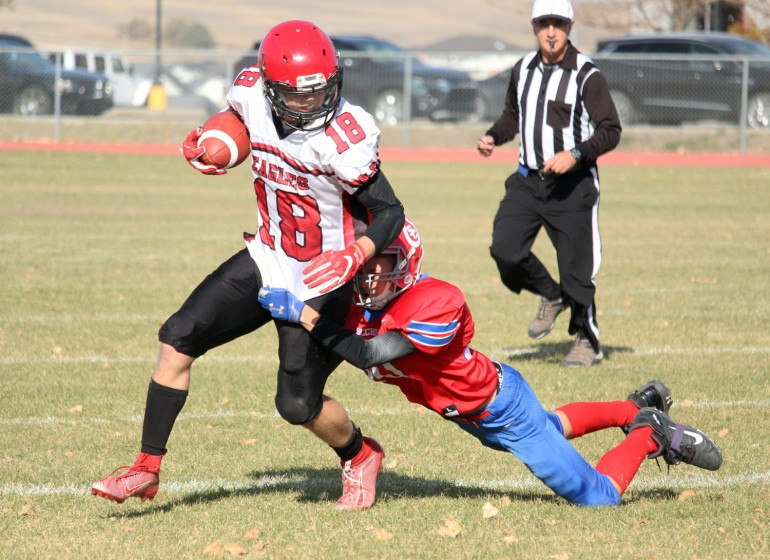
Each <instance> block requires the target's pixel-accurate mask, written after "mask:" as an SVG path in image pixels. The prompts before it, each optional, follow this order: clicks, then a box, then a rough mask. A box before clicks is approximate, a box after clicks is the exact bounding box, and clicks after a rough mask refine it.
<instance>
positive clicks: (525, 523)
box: [0, 152, 770, 560]
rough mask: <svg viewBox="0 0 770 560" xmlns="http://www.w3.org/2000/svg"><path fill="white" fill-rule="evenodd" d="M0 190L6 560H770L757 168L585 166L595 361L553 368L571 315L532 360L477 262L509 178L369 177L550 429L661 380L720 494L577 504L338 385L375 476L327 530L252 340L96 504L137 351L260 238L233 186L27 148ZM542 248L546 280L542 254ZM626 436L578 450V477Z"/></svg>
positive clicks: (126, 445)
mask: <svg viewBox="0 0 770 560" xmlns="http://www.w3.org/2000/svg"><path fill="white" fill-rule="evenodd" d="M0 166H1V167H2V176H3V179H2V182H0V262H1V264H0V285H1V286H2V289H0V379H1V380H2V386H3V389H2V392H1V393H0V395H1V396H0V447H1V448H2V450H3V451H2V455H0V457H2V459H1V460H0V491H1V494H0V535H1V536H0V557H2V558H25V559H26V558H35V559H37V558H57V559H58V558H61V559H82V558H109V559H132V560H133V559H137V558H142V559H144V558H148V559H149V558H158V559H161V558H162V559H168V558H180V559H181V558H185V559H186V558H206V557H209V556H212V557H216V556H217V555H223V556H225V557H228V556H236V555H239V554H240V553H241V552H243V551H245V554H244V557H245V558H271V559H273V558H276V559H306V558H307V559H326V558H340V559H351V558H356V559H357V558H365V559H373V558H388V559H391V558H392V559H401V558H413V559H422V558H431V559H432V558H436V559H439V558H441V559H445V558H452V559H465V558H472V559H476V558H478V559H482V560H489V559H496V558H536V559H556V560H575V559H583V558H585V559H596V558H623V559H629V558H631V559H649V558H658V559H664V558H665V559H668V558H673V559H680V558H681V559H693V558H697V559H699V560H700V559H708V558H715V559H716V558H719V559H741V558H768V557H770V548H769V547H770V461H768V455H769V454H770V436H768V432H770V419H768V409H769V408H770V368H768V363H769V362H770V360H768V358H769V357H770V320H768V313H769V312H770V303H768V300H769V298H768V294H770V283H769V282H768V278H770V218H768V216H770V170H768V169H761V170H760V169H705V170H697V169H679V168H639V167H633V168H631V167H629V168H622V167H615V168H610V167H606V168H603V169H602V187H603V195H602V204H601V210H600V223H601V228H602V239H603V242H604V250H603V257H604V261H603V264H602V268H601V271H600V274H599V275H598V277H597V281H598V286H599V289H598V294H597V304H598V308H599V313H600V315H599V320H600V323H599V324H600V327H601V329H602V341H603V344H604V349H605V353H606V355H607V357H606V359H605V361H604V363H603V364H602V365H600V366H598V367H594V368H590V369H586V370H577V371H575V370H570V371H563V370H560V369H559V367H558V362H559V360H560V359H561V358H562V356H563V354H564V353H565V352H566V351H567V350H568V349H569V346H570V343H571V339H570V337H569V336H568V335H567V333H566V325H567V318H566V317H561V318H560V319H559V322H558V323H557V328H556V329H555V330H554V332H553V333H551V335H550V336H549V337H548V338H546V339H544V340H542V341H532V340H530V339H529V338H527V335H526V327H527V324H528V322H529V320H530V318H531V315H532V314H533V313H534V311H535V309H536V307H537V299H536V298H535V296H532V295H522V296H519V297H516V296H514V295H512V294H510V293H508V292H507V290H506V289H504V288H503V287H502V285H501V284H500V281H499V279H498V276H497V272H496V268H495V266H494V264H493V262H492V260H491V258H490V257H489V252H488V246H489V241H490V232H491V222H492V217H493V215H494V212H495V210H496V208H497V203H498V201H499V199H500V197H501V196H502V194H503V187H502V182H503V180H504V178H505V177H506V175H507V173H508V172H509V170H508V168H507V167H506V166H501V165H496V164H492V163H488V162H479V163H477V164H473V165H465V164H430V163H425V164H419V165H418V164H405V163H388V162H386V163H385V164H384V169H385V171H386V172H387V174H388V176H389V177H390V179H391V182H392V183H393V184H394V186H395V188H396V189H397V191H398V193H399V196H400V197H401V199H402V201H403V202H404V204H405V206H406V208H407V212H408V214H409V215H410V217H412V218H413V219H414V220H415V222H416V223H417V224H418V226H420V228H421V231H422V234H423V239H424V241H425V248H426V257H425V262H424V271H425V272H428V273H429V274H432V275H434V276H438V277H441V278H443V279H446V280H448V281H451V282H453V283H455V284H457V285H459V286H460V287H461V288H462V289H463V291H464V292H465V294H466V296H467V298H468V301H469V303H470V306H471V309H472V310H473V311H474V316H475V320H476V327H477V335H476V340H475V345H474V346H475V347H476V348H477V349H478V350H480V351H483V352H485V353H486V354H488V355H489V356H490V357H492V358H494V359H500V360H503V361H506V362H508V363H510V364H512V365H513V366H514V367H516V368H518V369H519V370H521V371H522V372H523V373H524V375H525V376H526V377H527V378H528V380H529V382H530V384H531V385H532V387H533V388H534V389H535V391H536V392H537V393H538V395H539V396H540V398H541V400H542V401H543V403H544V405H545V406H546V407H548V408H553V407H556V406H558V405H560V404H563V403H566V402H569V401H573V400H604V399H619V398H625V396H626V395H627V394H628V392H629V391H631V390H633V389H635V388H637V387H638V386H639V385H640V384H642V383H644V382H645V381H647V380H649V379H653V378H660V379H662V380H664V381H665V382H666V383H667V384H668V385H669V387H671V389H672V390H673V392H674V397H675V399H676V402H677V404H676V405H675V407H674V408H673V409H672V416H673V417H674V418H675V419H677V420H679V421H681V422H685V423H689V424H694V425H696V426H698V427H700V428H702V429H704V430H705V431H706V432H707V433H709V434H710V435H711V436H712V437H713V438H714V440H715V441H716V442H717V444H718V445H719V446H720V447H721V449H722V451H723V454H724V458H725V460H724V464H723V466H722V468H721V470H719V471H718V472H716V473H710V472H706V471H700V470H698V469H696V468H694V467H691V466H688V465H679V466H677V467H672V468H671V470H670V472H667V469H666V466H665V464H663V463H661V467H662V468H661V469H659V468H658V466H656V463H655V462H654V461H645V463H644V464H643V465H642V467H641V469H640V471H639V474H638V476H637V478H636V479H635V480H634V482H633V483H632V484H631V486H630V488H629V491H628V492H627V493H626V495H625V497H624V504H623V505H622V506H621V507H620V508H599V509H584V508H579V507H576V506H571V505H569V504H567V503H566V502H564V501H563V500H561V499H559V498H556V497H555V496H554V495H553V494H552V493H551V492H550V491H549V490H548V489H547V488H545V487H544V486H542V485H541V484H540V483H539V482H538V481H537V480H535V479H534V478H533V477H532V476H531V475H530V474H529V472H527V471H526V469H525V468H524V467H522V465H521V464H520V463H518V461H516V460H515V459H514V458H513V457H512V456H510V455H506V454H503V453H499V452H493V451H490V450H487V449H485V448H483V447H481V445H479V444H478V443H477V442H476V440H474V439H472V438H470V437H469V436H467V435H465V434H464V433H462V432H461V431H460V430H459V429H458V428H457V427H455V426H453V425H451V424H450V423H449V422H445V421H443V420H441V419H440V418H438V417H437V416H436V415H433V414H431V413H428V412H424V411H422V409H420V408H418V407H415V406H413V405H410V404H409V403H407V402H406V401H405V400H404V399H403V398H401V396H400V393H398V391H397V390H396V389H395V388H392V387H387V386H384V385H381V384H374V383H371V382H369V381H368V380H367V379H366V377H365V376H364V375H363V374H362V373H361V372H359V371H356V370H354V369H353V368H352V367H349V366H343V367H341V368H340V369H339V370H338V371H337V372H336V373H335V374H334V375H333V376H332V377H331V379H330V383H329V385H328V392H329V393H330V394H331V395H333V396H334V397H335V398H337V399H339V400H340V401H341V402H342V403H343V404H345V405H346V406H347V407H348V409H349V411H350V414H351V416H352V418H353V420H354V421H355V422H356V423H357V424H358V425H359V426H361V427H362V429H363V430H364V432H365V433H366V434H368V435H372V436H374V437H376V438H377V439H378V440H379V441H380V442H381V443H382V444H383V446H384V447H385V450H386V453H387V457H386V458H385V461H384V468H383V471H382V474H381V475H380V483H379V492H378V503H377V504H376V505H375V507H373V508H372V509H370V510H367V511H364V512H353V513H342V512H336V511H334V507H333V506H334V503H335V501H336V499H337V498H338V496H339V491H340V481H339V476H340V474H339V466H338V462H337V460H336V457H335V456H334V455H333V453H332V452H331V451H330V450H329V449H328V448H326V447H325V446H324V445H323V444H321V443H320V441H318V440H316V439H315V438H314V436H312V435H311V434H310V433H309V432H306V431H305V430H303V429H301V428H297V427H293V426H289V425H288V424H286V423H285V422H284V421H283V420H281V419H280V418H279V417H278V416H277V414H276V413H275V409H274V406H273V392H274V384H275V380H274V376H275V374H274V372H275V369H276V365H277V357H276V345H275V335H274V333H273V331H272V329H271V328H266V329H263V330H262V331H261V332H258V333H255V334H254V335H251V336H248V337H245V338H243V339H241V340H238V341H236V342H234V343H232V344H230V345H227V346H224V347H222V348H219V349H216V350H214V351H212V352H210V353H209V354H208V355H207V356H205V357H203V358H202V359H200V360H199V361H198V363H197V365H196V366H195V368H194V373H193V380H192V388H191V392H190V397H189V398H188V400H187V405H186V407H185V409H184V410H183V413H182V415H181V416H180V418H179V420H178V421H177V425H176V427H175V430H174V433H173V434H172V436H171V440H170V442H169V449H170V451H169V453H168V455H167V457H166V459H165V461H164V464H163V472H162V476H161V491H160V492H159V494H158V496H157V498H156V499H155V501H154V502H152V503H149V502H146V503H141V502H139V501H138V500H129V501H127V502H126V503H124V504H123V505H116V504H112V503H109V502H107V501H104V500H101V499H97V498H95V497H92V496H91V495H90V484H91V483H92V482H93V481H95V480H97V479H99V478H101V477H103V476H106V475H107V474H109V472H110V471H111V470H112V469H113V468H115V467H117V466H118V465H123V464H126V463H131V462H133V460H134V458H135V456H136V453H137V451H138V447H139V440H140V436H141V419H142V411H143V406H144V398H145V393H146V386H147V383H148V381H149V377H150V374H151V370H152V367H153V364H154V360H155V356H156V352H157V348H158V343H157V330H158V327H159V326H160V324H161V323H162V322H163V321H164V320H165V319H166V318H167V317H168V315H169V314H171V313H172V312H173V311H175V310H176V308H177V307H178V306H179V305H180V304H181V302H182V301H183V300H184V298H185V297H186V296H187V294H188V293H189V291H190V290H191V289H192V288H193V287H194V286H195V285H196V284H197V283H198V282H199V281H200V280H201V279H202V278H203V276H204V275H205V274H207V273H208V272H210V271H211V270H212V269H213V268H214V267H215V266H216V265H218V264H219V263H220V262H221V261H222V260H223V259H225V258H226V257H228V256H230V255H231V254H232V253H233V252H235V251H237V250H239V249H240V248H241V247H242V241H241V232H242V231H244V230H246V231H254V229H255V221H256V209H255V204H254V201H253V192H252V189H251V188H250V186H249V185H250V178H249V173H248V169H246V168H243V169H240V168H239V169H236V170H234V171H232V172H231V173H229V174H228V175H226V176H224V177H220V178H211V177H203V176H200V175H198V174H196V173H194V172H193V171H192V170H191V169H190V168H189V167H188V166H187V165H186V164H185V162H184V160H183V159H182V158H181V157H161V156H157V157H149V156H116V155H99V154H77V153H48V152H40V153H24V152H19V153H12V154H4V157H3V163H2V164H0ZM536 251H537V252H538V254H539V255H540V256H541V257H542V258H543V259H544V260H545V261H546V263H547V264H549V265H553V262H554V255H553V251H552V249H551V248H550V245H549V244H548V243H547V240H546V239H545V238H544V236H543V238H541V239H538V242H537V245H536ZM621 437H622V432H621V431H620V430H611V431H605V432H602V433H598V434H592V435H589V436H586V437H585V438H581V439H578V440H575V441H574V444H575V446H576V447H577V448H578V449H579V450H580V451H581V452H582V453H583V454H584V455H585V457H586V458H587V459H588V460H589V461H590V462H591V463H592V464H595V463H596V461H597V460H598V459H599V458H600V457H601V455H602V454H603V453H604V452H605V451H606V450H607V449H609V448H610V447H611V446H613V445H614V444H616V443H617V442H619V441H620V438H621ZM487 503H489V504H491V505H492V506H494V508H496V510H497V511H496V514H494V515H485V512H489V511H490V510H489V509H488V507H489V506H487V508H486V509H485V504H487ZM492 513H495V512H494V511H492ZM458 531H459V532H458Z"/></svg>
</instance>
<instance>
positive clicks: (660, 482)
mask: <svg viewBox="0 0 770 560" xmlns="http://www.w3.org/2000/svg"><path fill="white" fill-rule="evenodd" d="M768 482H770V471H765V472H760V473H748V474H737V475H731V476H720V475H718V474H701V473H700V472H696V473H690V472H683V473H681V474H678V475H671V474H669V475H666V474H660V475H654V476H651V475H644V476H641V475H640V476H637V477H636V478H634V481H633V482H632V483H631V486H630V487H629V491H630V492H633V491H635V490H636V491H638V490H659V489H661V488H668V489H692V490H701V489H707V488H727V487H730V486H738V485H740V486H743V485H746V484H767V483H768ZM336 484H339V477H338V476H334V477H329V476H326V477H317V476H314V477H313V478H304V479H303V478H301V477H296V476H276V475H272V476H263V477H260V478H258V479H255V480H222V479H216V480H198V479H192V480H185V481H165V480H164V481H163V482H162V483H161V492H162V494H170V495H175V494H187V493H192V492H218V491H226V492H233V493H238V492H250V491H253V490H257V489H270V488H275V489H276V490H277V491H301V490H313V489H316V488H327V487H329V486H334V485H336ZM448 484H452V485H454V486H456V487H458V488H474V489H481V490H489V491H495V492H505V491H511V490H531V489H533V488H541V489H542V490H543V492H548V490H547V489H546V488H545V486H543V484H542V483H541V482H540V481H538V480H537V479H535V478H534V477H532V476H527V475H524V476H522V477H517V478H498V479H483V478H459V479H450V478H446V479H436V480H428V481H426V480H424V479H419V480H410V479H409V478H406V477H403V478H400V479H399V480H398V482H397V483H390V482H388V481H387V480H380V481H379V482H378V484H377V487H378V488H379V489H380V490H388V491H391V492H396V493H397V492H401V491H404V490H416V491H419V490H425V489H426V488H431V487H442V488H443V487H445V486H446V485H448ZM90 493H91V488H90V486H79V485H75V484H64V485H61V486H55V485H53V484H43V485H39V484H24V483H15V484H5V485H4V486H3V487H2V488H0V495H2V496H4V497H27V498H30V497H37V496H59V495H76V496H87V495H89V494H90ZM137 503H138V502H137Z"/></svg>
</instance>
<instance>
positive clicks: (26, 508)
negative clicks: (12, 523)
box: [19, 502, 35, 515]
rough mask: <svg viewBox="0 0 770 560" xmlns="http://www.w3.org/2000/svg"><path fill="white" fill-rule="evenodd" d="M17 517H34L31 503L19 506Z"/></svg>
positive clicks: (33, 508) (33, 507)
mask: <svg viewBox="0 0 770 560" xmlns="http://www.w3.org/2000/svg"><path fill="white" fill-rule="evenodd" d="M19 515H35V506H34V504H33V503H32V502H27V503H26V504H24V505H23V506H21V511H19Z"/></svg>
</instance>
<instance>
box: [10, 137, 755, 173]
mask: <svg viewBox="0 0 770 560" xmlns="http://www.w3.org/2000/svg"><path fill="white" fill-rule="evenodd" d="M0 151H4V152H5V151H20V152H22V151H26V152H30V151H35V152H40V151H49V152H92V153H106V154H107V153H109V154H134V155H157V156H170V155H179V145H177V144H102V143H96V142H72V143H70V142H56V143H54V142H0ZM379 153H380V159H382V160H387V161H399V162H433V163H479V164H483V163H485V162H489V163H507V164H511V165H516V164H517V162H518V157H519V154H518V150H513V149H507V150H505V149H504V150H497V151H495V153H494V154H493V155H492V156H491V157H489V158H484V157H481V156H480V155H479V154H478V152H477V151H476V148H475V147H472V146H469V147H468V148H401V147H390V148H384V147H380V149H379ZM599 165H600V166H602V165H607V166H612V165H619V166H632V167H745V168H752V167H753V168H760V167H765V168H770V154H735V153H723V152H719V153H708V152H698V153H686V154H679V153H672V152H618V151H612V152H609V153H607V154H604V155H603V156H601V157H600V158H599Z"/></svg>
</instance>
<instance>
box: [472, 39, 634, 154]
mask: <svg viewBox="0 0 770 560" xmlns="http://www.w3.org/2000/svg"><path fill="white" fill-rule="evenodd" d="M620 131H621V127H620V119H619V118H618V113H617V111H616V110H615V104H614V103H613V102H612V98H611V97H610V92H609V88H608V86H607V82H606V80H605V79H604V76H603V75H602V74H601V72H599V69H598V68H597V67H596V66H595V65H594V63H593V61H592V60H591V59H590V58H589V57H587V56H585V55H584V54H581V53H580V52H579V51H578V50H577V49H576V48H575V47H574V46H573V45H572V44H571V43H570V44H569V45H568V47H567V52H566V54H565V56H564V58H563V59H562V60H561V62H558V63H555V64H550V65H548V64H544V63H543V60H542V57H541V56H540V51H539V50H538V51H534V52H531V53H529V54H527V55H526V56H524V58H522V59H520V60H519V61H518V62H516V64H515V66H514V67H513V71H512V73H511V82H510V84H509V85H508V93H507V95H506V101H505V109H504V110H503V113H502V115H501V116H500V118H499V119H498V120H497V122H495V124H494V125H492V127H491V128H490V129H489V130H488V131H487V134H488V135H490V136H492V138H494V139H495V145H496V146H499V145H501V144H505V143H506V142H509V141H511V140H513V139H514V138H515V137H516V134H520V135H521V137H520V149H519V163H521V164H522V165H523V166H525V167H528V168H529V169H542V168H543V162H544V161H546V160H547V159H548V158H550V157H551V156H553V155H554V154H556V153H559V152H562V151H565V150H571V149H572V148H579V149H580V151H581V152H582V154H583V159H582V162H583V165H595V162H596V159H597V158H598V157H599V156H600V155H602V154H604V153H606V152H608V151H610V150H612V149H613V148H614V147H615V146H617V144H618V142H619V141H620Z"/></svg>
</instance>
